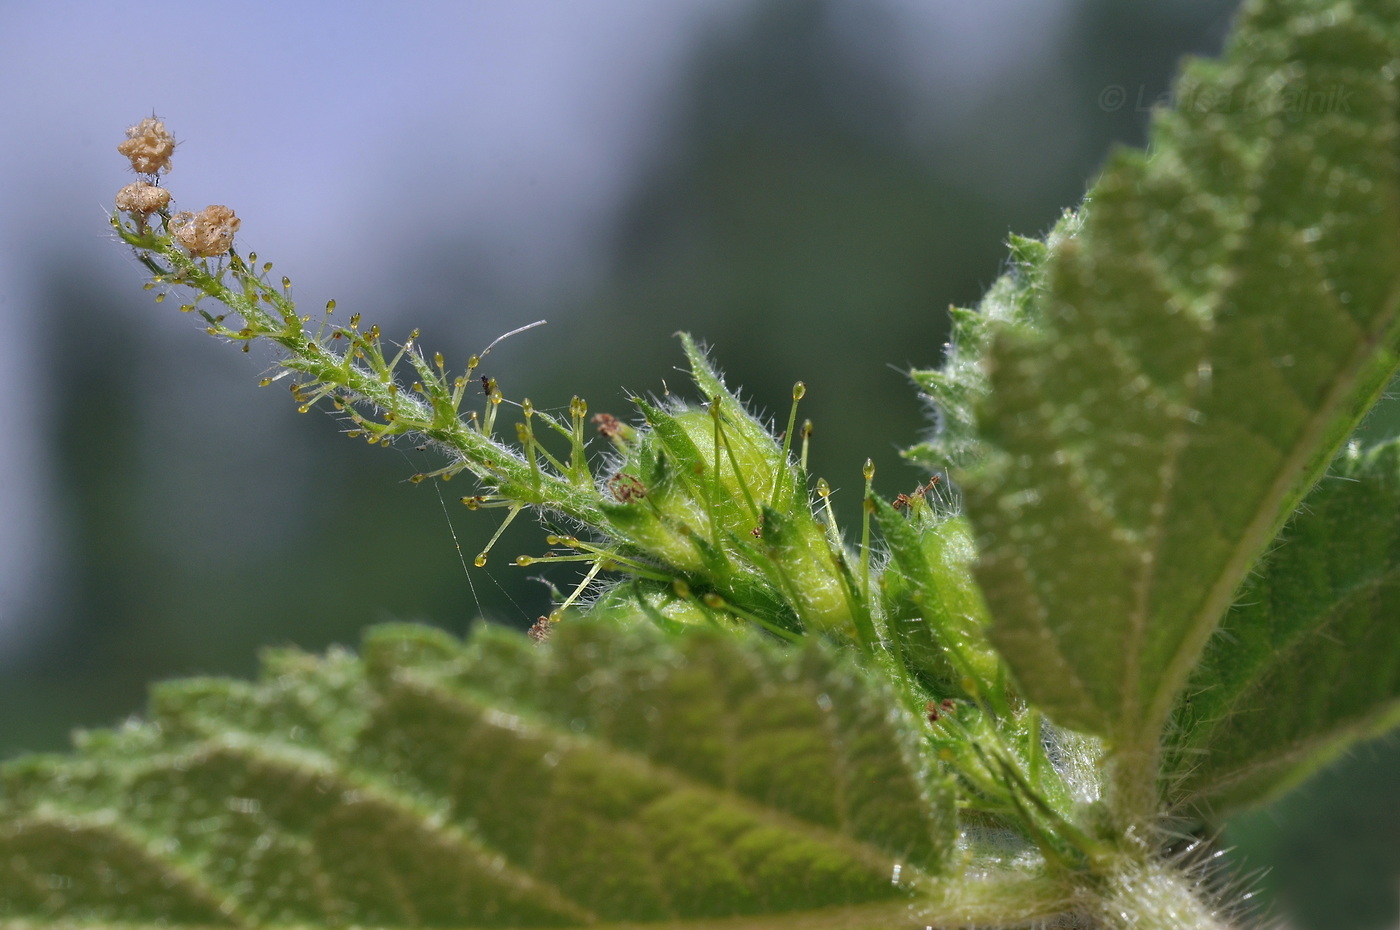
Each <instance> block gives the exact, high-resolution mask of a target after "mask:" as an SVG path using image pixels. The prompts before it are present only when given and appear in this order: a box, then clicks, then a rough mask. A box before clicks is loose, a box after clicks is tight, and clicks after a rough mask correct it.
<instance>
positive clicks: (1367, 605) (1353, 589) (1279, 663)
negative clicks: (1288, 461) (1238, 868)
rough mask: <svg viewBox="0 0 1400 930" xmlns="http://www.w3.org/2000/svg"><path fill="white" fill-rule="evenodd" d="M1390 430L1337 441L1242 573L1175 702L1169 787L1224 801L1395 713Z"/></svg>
mask: <svg viewBox="0 0 1400 930" xmlns="http://www.w3.org/2000/svg"><path fill="white" fill-rule="evenodd" d="M1397 618H1400V443H1398V442H1389V443H1387V444H1385V445H1383V446H1380V447H1378V448H1376V449H1373V450H1371V451H1370V452H1368V453H1366V454H1365V455H1364V456H1363V455H1361V454H1360V453H1348V454H1346V455H1344V456H1343V457H1342V458H1341V459H1340V460H1339V461H1338V462H1337V463H1336V465H1335V466H1334V468H1333V471H1332V473H1331V474H1329V475H1328V476H1327V477H1326V478H1324V479H1323V481H1322V482H1321V483H1320V484H1319V485H1318V486H1317V488H1316V489H1314V490H1313V492H1312V493H1311V494H1309V495H1308V497H1307V499H1306V500H1305V501H1304V502H1303V507H1302V509H1301V510H1300V511H1299V512H1298V514H1297V516H1295V517H1294V518H1293V520H1292V521H1291V522H1290V523H1289V524H1288V527H1287V528H1286V529H1285V530H1284V532H1283V535H1282V537H1281V539H1280V542H1279V544H1278V546H1277V548H1276V549H1275V550H1274V551H1273V552H1271V553H1270V554H1269V557H1268V560H1267V562H1266V563H1265V564H1264V566H1263V567H1262V569H1261V570H1260V571H1259V572H1258V573H1256V575H1254V576H1253V577H1251V578H1250V580H1249V582H1248V583H1247V584H1246V585H1245V587H1244V589H1243V591H1242V592H1241V594H1240V598H1239V600H1238V602H1237V603H1236V604H1235V606H1234V607H1233V608H1232V609H1231V610H1230V613H1229V614H1228V615H1227V616H1226V618H1225V622H1224V623H1223V624H1222V626H1221V630H1220V632H1219V634H1218V635H1217V636H1216V637H1215V638H1214V639H1212V640H1211V643H1210V646H1209V648H1208V649H1207V650H1206V654H1205V657H1204V660H1203V661H1202V663H1201V665H1200V667H1199V668H1198V669H1197V670H1196V672H1195V674H1194V675H1193V676H1192V678H1191V682H1190V685H1189V686H1188V689H1187V692H1186V695H1187V697H1186V699H1185V700H1184V701H1183V702H1182V703H1181V705H1180V706H1179V707H1178V708H1177V711H1176V718H1175V726H1174V727H1173V731H1172V734H1171V738H1170V742H1169V760H1168V767H1167V773H1166V779H1167V787H1168V797H1169V799H1170V800H1171V801H1172V802H1173V803H1174V804H1175V805H1176V806H1177V807H1178V808H1179V809H1182V810H1183V811H1186V812H1196V813H1205V814H1214V815H1221V814H1224V813H1227V812H1228V811H1229V810H1230V809H1231V808H1233V807H1236V806H1239V805H1241V804H1249V803H1255V802H1258V801H1261V800H1264V799H1266V798H1267V797H1268V796H1269V795H1271V794H1275V793H1277V792H1279V791H1281V790H1283V789H1285V788H1288V787H1290V786H1291V785H1293V784H1295V783H1297V782H1298V781H1300V780H1301V779H1303V778H1304V777H1306V776H1307V775H1308V774H1310V773H1311V772H1313V771H1315V770H1316V769H1317V768H1318V766H1320V765H1322V764H1323V763H1324V762H1326V761H1328V760H1329V759H1330V758H1332V757H1333V756H1335V755H1336V754H1337V753H1338V752H1341V751H1342V750H1343V749H1345V748H1346V746H1347V745H1349V744H1351V743H1352V742H1354V741H1356V740H1358V739H1362V738H1365V737H1367V736H1374V735H1377V734H1379V733H1381V732H1384V731H1386V730H1388V729H1390V728H1391V727H1393V726H1395V725H1396V724H1397V723H1400V623H1397V622H1396V620H1397Z"/></svg>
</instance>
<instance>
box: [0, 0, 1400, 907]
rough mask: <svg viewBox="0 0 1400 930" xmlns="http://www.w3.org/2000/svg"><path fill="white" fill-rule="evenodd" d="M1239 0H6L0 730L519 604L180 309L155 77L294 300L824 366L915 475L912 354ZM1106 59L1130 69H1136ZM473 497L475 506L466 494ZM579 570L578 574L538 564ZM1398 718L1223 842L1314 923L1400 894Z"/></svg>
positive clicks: (504, 615)
mask: <svg viewBox="0 0 1400 930" xmlns="http://www.w3.org/2000/svg"><path fill="white" fill-rule="evenodd" d="M1234 6H1235V4H1234V2H1231V0H1158V2H1154V3H1131V4H1130V3H1122V2H1118V0H978V2H954V0H827V2H819V0H805V2H795V0H668V2H667V3H654V2H647V0H592V2H589V3H578V2H568V0H531V2H524V3H510V2H506V0H497V2H460V3H421V4H402V5H397V6H394V7H390V6H389V5H385V4H369V3H355V2H350V3H346V2H341V3H321V2H309V3H299V4H282V3H277V4H274V3H269V2H264V0H249V2H243V3H239V4H231V5H230V4H220V5H213V4H198V5H193V4H184V5H179V6H176V5H173V4H155V5H136V6H132V5H130V4H117V3H99V2H87V3H81V2H80V3H72V2H55V0H44V2H40V0H10V2H8V3H5V4H3V5H0V116H2V117H3V125H4V127H5V132H4V139H5V144H4V145H2V146H0V191H3V192H4V196H3V198H0V202H3V205H4V207H5V209H4V211H3V213H0V392H2V393H3V396H4V397H5V398H6V400H7V403H6V404H5V411H4V419H3V422H4V424H5V436H4V438H5V441H4V442H3V443H0V488H3V489H4V490H3V492H0V757H6V756H12V755H14V754H17V753H19V752H22V751H29V750H51V749H59V748H61V747H62V746H63V745H65V743H66V741H67V734H68V732H69V731H70V730H71V729H72V728H73V727H78V726H102V725H110V724H112V723H115V722H117V721H119V720H121V719H122V718H124V717H126V716H127V715H129V714H131V713H134V712H137V711H138V710H139V709H140V707H141V705H142V701H143V695H144V689H145V686H146V683H147V682H149V681H150V680H152V679H158V678H164V677H171V676H177V675H189V674H205V673H213V674H234V675H247V674H250V673H251V672H252V670H253V669H254V666H255V661H256V655H257V650H258V648H259V647H260V646H262V645H267V644H288V643H295V644H298V645H301V646H303V647H305V648H308V649H321V648H324V647H325V646H326V645H328V644H330V643H335V642H347V643H353V642H355V641H356V640H357V639H358V636H359V631H360V630H361V629H362V628H363V627H364V626H365V625H367V624H370V623H374V622H379V621H384V620H390V619H400V620H423V621H426V622H430V623H435V624H438V625H441V626H444V627H447V628H448V629H451V630H454V631H456V632H459V633H461V632H464V631H465V630H466V629H467V628H468V627H469V626H470V624H472V623H473V622H475V621H476V620H477V619H478V618H480V617H483V616H485V617H487V618H489V619H491V620H493V621H496V622H501V623H507V624H512V625H516V626H525V625H528V624H529V623H530V622H531V621H532V620H533V618H534V617H535V616H537V615H538V614H539V613H540V612H542V611H543V610H544V608H545V606H546V604H547V599H548V591H547V588H546V587H545V586H544V585H543V584H542V583H541V582H540V581H539V580H537V579H532V578H528V577H525V576H526V574H527V572H526V571H525V570H522V569H518V568H515V567H514V566H512V565H510V564H509V561H510V560H509V556H513V555H514V554H515V553H517V552H526V551H535V550H536V549H538V548H539V545H540V543H539V541H538V538H537V533H536V532H535V531H534V530H533V528H531V527H529V526H524V527H520V528H515V529H513V530H512V531H511V532H510V533H509V534H507V537H506V538H505V540H504V541H503V542H502V543H501V544H500V545H501V549H500V553H501V556H500V557H498V558H496V559H495V560H493V562H492V564H491V565H490V566H488V567H487V568H486V569H485V570H475V569H473V570H472V572H471V573H470V575H468V574H467V573H465V572H464V570H463V567H462V564H461V562H460V560H459V556H458V553H457V550H456V548H455V547H454V544H453V531H454V530H455V533H456V535H457V537H458V538H459V539H460V541H461V545H462V548H463V550H465V552H466V553H467V555H468V558H470V555H471V554H472V553H474V552H475V551H477V549H479V548H480V546H481V544H482V543H483V542H484V540H485V538H486V537H487V536H488V535H489V534H490V532H491V531H492V530H493V529H494V523H495V521H494V520H493V519H492V518H491V517H489V516H485V515H483V514H470V513H468V512H466V511H465V510H464V509H463V508H461V507H460V506H456V507H452V506H451V501H452V500H454V499H455V498H456V497H458V496H460V495H461V493H463V489H461V488H458V487H456V486H455V485H452V486H448V487H447V488H445V489H443V490H444V497H445V499H446V501H447V502H448V507H447V508H446V509H447V514H445V513H444V509H445V508H444V506H443V505H442V503H440V500H439V497H438V494H437V491H436V490H435V487H434V485H433V484H431V483H426V484H423V485H411V484H409V483H407V482H406V480H405V479H406V478H407V477H408V476H409V475H411V474H413V473H414V472H415V471H418V470H420V469H421V468H422V467H423V462H421V461H420V460H419V459H420V458H421V454H420V453H416V452H413V451H411V450H410V449H407V448H404V449H402V450H394V451H389V452H388V453H386V452H384V451H380V450H379V449H377V448H371V447H367V446H364V445H363V444H355V443H351V442H347V441H346V440H345V439H344V438H343V437H342V436H340V435H338V432H339V430H340V427H338V426H337V424H336V423H335V421H334V420H332V419H331V418H330V417H325V416H312V417H304V416H299V415H298V414H297V413H296V411H295V405H293V404H292V403H291V402H290V400H289V398H288V397H287V396H286V394H285V391H283V390H280V389H278V388H268V389H259V388H257V387H256V386H255V385H256V382H257V380H258V378H259V377H260V376H261V373H262V371H263V370H264V368H265V367H266V366H267V364H268V361H269V358H268V356H266V355H259V354H258V353H257V352H256V350H255V352H254V353H253V357H252V359H249V358H248V357H245V356H242V355H240V354H239V353H237V352H236V351H233V350H231V349H230V348H229V347H227V346H223V345H219V344H217V343H215V342H214V341H213V340H211V339H209V338H207V337H205V336H204V335H203V334H202V333H201V332H200V331H199V328H198V327H197V326H196V325H195V322H194V321H193V320H191V319H190V318H189V317H186V316H182V315H180V314H178V313H176V312H175V310H174V304H173V303H166V304H164V305H160V306H157V305H155V304H154V303H153V301H152V300H151V295H150V294H149V293H145V292H143V291H142V290H141V289H140V286H139V284H140V282H141V280H143V279H142V275H141V272H140V269H139V268H137V267H135V266H134V263H133V261H132V259H131V257H130V255H129V254H128V253H127V252H126V251H125V250H124V249H123V248H121V247H119V246H118V245H116V244H114V243H113V242H112V241H111V239H110V236H109V235H108V233H107V227H106V218H105V211H106V210H107V209H108V208H109V206H110V204H111V202H112V197H113V195H114V194H115V192H116V190H117V189H118V188H119V187H120V186H121V185H123V184H125V183H127V182H128V181H129V180H130V179H131V177H130V172H129V170H127V169H126V168H125V163H124V160H123V159H122V158H121V157H120V156H119V155H118V154H117V153H116V150H115V146H116V144H117V142H118V141H120V138H121V131H122V130H123V129H124V128H125V127H126V126H127V125H129V124H131V123H133V122H135V121H137V120H139V119H140V118H142V117H143V116H146V115H150V114H151V113H152V112H154V113H157V114H159V115H160V116H161V117H163V118H164V119H165V120H166V122H167V125H168V126H169V127H170V128H171V129H172V130H173V131H174V133H175V134H176V136H177V138H178V139H180V141H181V147H180V149H179V151H178V152H177V155H176V159H175V170H174V171H173V173H172V174H170V175H169V176H168V178H167V179H166V182H165V183H166V184H167V186H168V187H169V188H170V189H171V190H172V192H173V193H174V195H175V198H176V200H177V202H178V204H179V205H180V206H181V207H183V208H186V209H199V208H201V207H203V206H204V205H205V204H208V203H223V204H228V205H230V206H232V207H234V209H235V210H236V211H237V212H238V215H239V216H240V217H241V218H242V220H243V227H242V230H241V232H240V234H239V244H240V248H242V249H245V250H246V249H249V248H251V249H255V250H256V251H258V252H259V253H260V254H261V256H262V257H264V258H269V259H272V260H274V261H275V262H276V263H277V269H278V272H279V273H286V274H288V275H290V276H291V277H292V279H293V281H294V282H295V285H294V293H295V296H297V297H298V298H300V299H302V300H304V301H305V302H306V303H305V306H306V307H307V308H312V309H314V308H319V307H321V306H322V305H323V304H324V303H325V301H326V300H327V299H328V298H331V297H334V298H336V300H337V302H338V305H339V311H338V312H341V313H353V312H359V313H362V314H363V315H364V317H365V319H366V321H367V322H376V323H379V324H380V325H381V326H382V327H383V329H384V330H385V332H386V334H389V335H390V336H395V335H398V336H402V335H403V334H405V333H406V332H407V331H408V330H409V329H411V328H413V327H415V326H417V327H420V328H421V329H422V330H423V337H422V344H423V345H425V346H426V347H428V348H429V349H430V350H433V349H436V350H441V351H442V352H443V353H444V354H445V355H446V356H447V357H448V359H449V363H452V362H455V363H456V365H457V366H458V367H461V366H462V365H464V364H465V360H466V358H467V356H468V355H469V354H470V353H472V352H474V351H480V350H481V349H482V348H484V347H485V346H486V345H487V344H488V343H490V342H491V340H492V339H494V338H495V337H496V336H498V335H500V334H501V333H503V332H505V331H507V330H510V329H512V328H514V327H517V326H520V325H522V324H524V323H527V322H530V321H532V320H535V319H540V318H547V319H548V320H549V324H548V325H547V326H545V327H543V328H540V329H536V330H532V331H530V332H528V333H524V334H521V335H519V336H516V337H514V338H513V339H510V340H508V341H506V342H504V343H502V344H501V345H500V346H499V347H498V348H496V349H495V350H494V351H493V352H492V353H491V355H490V356H489V357H488V359H487V361H486V363H485V365H484V367H483V368H482V371H483V372H485V373H488V374H490V375H491V376H493V377H495V378H496V379H497V380H498V381H499V382H500V384H501V385H502V388H503V389H504V390H505V391H506V393H507V394H508V395H509V396H511V397H515V398H519V397H521V396H530V397H532V398H534V399H535V401H536V403H537V404H540V405H543V406H563V405H566V404H567V403H568V400H569V397H570V396H571V395H572V394H574V393H578V394H581V395H583V396H584V397H586V398H587V399H588V400H589V402H590V406H591V408H592V409H593V410H609V411H612V412H615V413H618V414H625V413H627V412H628V411H627V407H626V404H625V403H624V400H623V397H624V392H623V388H624V387H625V388H626V389H628V390H632V391H659V390H662V389H663V384H665V385H669V386H670V387H671V388H672V389H676V390H683V388H684V384H685V379H684V376H683V375H681V374H680V373H678V372H677V371H675V366H676V365H677V364H678V362H679V359H680V353H679V348H678V345H677V343H676V341H675V340H674V339H673V338H672V333H673V332H675V331H676V330H677V329H682V328H684V329H688V330H690V331H692V332H694V333H695V334H696V335H697V336H699V337H701V338H703V339H704V340H706V341H708V342H709V343H710V344H711V345H712V346H713V347H714V349H715V352H716V357H717V359H718V360H719V362H720V364H721V365H722V366H723V367H724V368H725V369H726V370H727V371H728V373H729V375H730V377H731V380H732V381H734V382H737V383H740V384H742V385H744V386H745V388H746V390H747V392H748V393H749V395H750V396H752V397H753V398H754V400H755V401H756V402H757V403H758V404H759V405H761V406H763V407H765V408H766V409H768V410H770V411H771V410H777V409H782V410H785V409H786V404H787V397H788V391H789V389H790V386H791V384H792V382H793V381H796V380H798V379H799V378H800V379H802V380H805V381H806V382H807V384H808V386H809V391H808V399H807V400H806V401H805V402H804V414H805V415H806V416H810V417H811V418H812V419H813V420H814V421H815V423H816V435H815V447H814V451H813V465H814V469H815V470H816V471H817V472H818V473H819V474H822V475H824V476H826V477H827V478H828V480H830V481H831V483H832V484H833V486H835V487H837V488H838V489H842V488H844V489H847V493H846V494H845V495H842V494H841V493H840V492H839V490H838V495H837V499H838V501H840V504H839V505H838V506H839V507H841V508H843V509H844V511H845V512H846V513H848V514H850V513H851V512H852V510H853V508H851V507H850V503H851V501H853V500H854V499H855V497H854V495H853V494H851V493H850V489H852V488H855V487H856V486H857V485H858V484H859V483H860V478H859V468H860V463H861V462H862V461H863V460H864V459H865V458H866V456H867V455H869V456H873V457H874V458H875V460H876V462H877V464H878V465H879V466H880V472H879V477H878V482H877V483H878V484H879V485H880V486H881V488H882V490H884V491H885V492H886V493H887V494H888V495H890V496H892V495H893V494H894V493H896V492H898V491H900V490H907V488H908V487H911V486H912V485H913V484H914V483H915V482H916V481H917V480H919V479H920V478H921V477H923V476H922V475H920V474H919V473H917V472H915V471H913V470H911V469H909V468H908V467H907V466H905V465H903V464H902V463H901V462H900V460H899V458H898V455H897V449H898V447H899V446H901V445H907V444H909V443H911V442H913V441H914V440H915V439H916V438H918V436H919V435H920V433H921V432H922V431H924V430H925V429H926V428H927V423H928V421H927V418H926V415H925V411H924V410H923V409H922V407H921V404H920V402H919V400H918V398H917V396H916V394H915V392H914V391H913V389H912V388H911V387H910V386H909V385H908V383H907V381H906V379H905V377H904V375H903V373H902V372H903V371H904V370H906V369H907V368H908V367H909V366H910V365H923V366H926V365H929V364H932V363H935V362H937V361H938V359H939V357H940V354H941V351H942V344H943V341H944V338H945V335H946V313H945V310H946V307H947V306H948V304H950V303H956V304H969V303H972V302H975V301H976V299H977V298H978V296H979V294H980V293H981V292H982V290H983V289H984V288H985V287H986V286H987V285H988V284H990V283H991V282H992V281H993V280H994V279H995V277H996V276H997V274H998V273H999V270H1000V268H1001V263H1002V261H1003V259H1004V255H1005V250H1004V247H1003V245H1002V242H1003V241H1004V239H1005V237H1006V235H1007V234H1008V233H1010V232H1018V233H1025V234H1039V233H1041V232H1043V231H1044V230H1045V229H1046V228H1048V226H1049V225H1050V224H1051V223H1052V222H1053V221H1054V219H1055V218H1056V216H1057V215H1058V212H1059V210H1060V209H1061V208H1063V207H1067V206H1072V205H1074V204H1075V203H1077V201H1078V200H1079V198H1080V196H1081V195H1082V193H1083V190H1084V187H1085V185H1086V183H1087V181H1088V180H1089V179H1091V178H1092V176H1093V175H1094V172H1095V170H1096V168H1097V166H1098V165H1099V164H1101V162H1102V160H1103V158H1104V156H1105V154H1106V153H1107V151H1108V150H1109V148H1110V147H1111V146H1112V145H1113V144H1115V143H1123V144H1140V143H1141V142H1142V140H1143V138H1144V129H1145V126H1146V122H1147V116H1148V112H1147V111H1148V108H1149V107H1150V105H1151V104H1152V103H1153V102H1155V101H1157V100H1159V99H1161V98H1162V96H1163V94H1164V93H1165V92H1166V91H1167V89H1168V88H1169V86H1170V77H1171V75H1172V73H1173V72H1174V70H1175V68H1176V64H1177V62H1178V61H1179V59H1180V57H1181V56H1182V55H1183V54H1188V53H1195V54H1210V53H1213V52H1215V51H1217V50H1218V48H1219V46H1220V43H1221V41H1222V38H1223V36H1224V34H1225V31H1226V28H1227V27H1228V24H1229V20H1230V17H1231V16H1232V15H1233V12H1234ZM1120 91H1121V93H1120ZM449 520H450V524H449ZM550 580H551V581H552V582H553V583H555V584H559V585H561V586H562V585H564V584H567V583H568V582H569V578H568V576H561V577H555V578H552V579H550ZM1397 762H1400V754H1397V752H1396V751H1395V748H1394V746H1393V745H1392V746H1390V747H1389V748H1377V747H1368V748H1364V749H1362V750H1361V751H1359V752H1357V753H1355V754H1354V756H1353V758H1352V759H1351V760H1350V761H1349V762H1348V763H1346V764H1344V765H1343V766H1342V767H1341V768H1340V769H1339V770H1337V771H1335V772H1333V773H1328V774H1326V775H1324V776H1323V777H1321V778H1319V779H1318V780H1316V781H1315V783H1314V784H1312V785H1310V786H1309V787H1308V788H1307V789H1305V790H1304V791H1303V792H1302V793H1300V794H1299V795H1297V796H1295V797H1294V798H1292V799H1289V800H1287V801H1285V802H1283V803H1282V804H1280V805H1278V806H1276V807H1275V808H1272V809H1270V810H1268V811H1265V812H1261V813H1258V814H1254V815H1251V816H1249V817H1246V818H1242V820H1241V821H1240V822H1238V823H1237V824H1236V825H1234V826H1233V827H1232V831H1231V833H1230V839H1231V840H1232V841H1233V842H1234V843H1235V844H1237V846H1238V851H1237V853H1236V855H1237V856H1238V857H1239V858H1241V859H1242V860H1243V861H1244V862H1245V867H1246V868H1247V869H1252V870H1262V869H1268V870H1270V871H1269V872H1268V873H1267V874H1264V875H1262V876H1261V877H1258V878H1256V879H1255V880H1254V881H1253V886H1254V887H1256V888H1257V889H1259V890H1260V891H1261V892H1262V894H1261V895H1260V897H1261V898H1265V899H1271V900H1275V901H1276V902H1277V906H1278V907H1279V908H1281V911H1280V912H1281V913H1284V914H1287V915H1288V920H1289V921H1290V922H1291V923H1292V924H1293V925H1295V926H1298V927H1319V928H1324V927H1325V928H1328V930H1341V928H1349V927H1355V928H1362V927H1368V928H1369V927H1393V926H1394V925H1395V924H1396V923H1397V921H1398V920H1400V913H1397V900H1396V894H1395V892H1396V886H1397V883H1398V882H1400V800H1397V795H1398V794H1400V793H1398V792H1396V791H1395V790H1394V785H1395V783H1396V782H1395V777H1394V772H1395V767H1396V765H1397Z"/></svg>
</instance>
